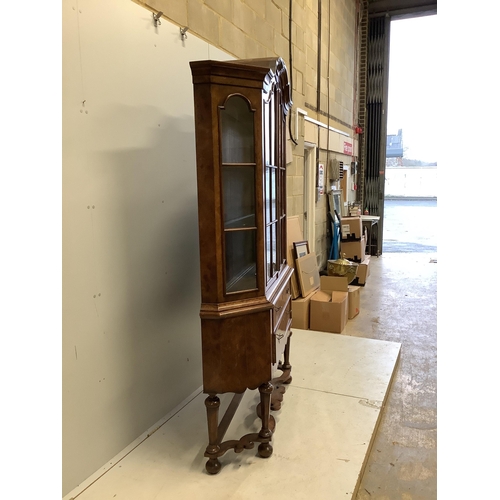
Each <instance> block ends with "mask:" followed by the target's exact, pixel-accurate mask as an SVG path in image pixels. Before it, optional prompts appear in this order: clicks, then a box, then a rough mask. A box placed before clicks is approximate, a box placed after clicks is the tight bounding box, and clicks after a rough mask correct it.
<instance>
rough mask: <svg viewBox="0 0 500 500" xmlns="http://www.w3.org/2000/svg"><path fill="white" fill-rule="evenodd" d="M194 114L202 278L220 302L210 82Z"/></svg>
mask: <svg viewBox="0 0 500 500" xmlns="http://www.w3.org/2000/svg"><path fill="white" fill-rule="evenodd" d="M194 102H195V105H194V113H195V122H196V124H197V125H196V132H195V135H196V172H197V183H198V221H199V227H198V233H199V242H200V275H201V276H200V277H201V295H202V301H203V302H208V303H212V302H217V297H218V296H220V295H221V294H222V283H220V280H219V279H218V276H221V274H222V267H221V263H222V256H221V254H220V245H219V244H218V242H219V238H220V236H218V235H220V231H221V228H220V203H219V200H218V198H216V197H215V193H218V192H219V189H220V186H219V182H220V181H219V175H218V168H217V167H218V165H217V164H216V162H218V150H216V151H214V143H215V141H216V140H217V137H214V136H217V113H216V111H215V114H214V108H213V105H212V93H211V87H210V85H208V84H196V85H195V86H194Z"/></svg>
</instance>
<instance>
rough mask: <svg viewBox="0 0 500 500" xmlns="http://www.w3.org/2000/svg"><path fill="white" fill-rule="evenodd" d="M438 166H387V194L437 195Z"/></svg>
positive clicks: (409, 195)
mask: <svg viewBox="0 0 500 500" xmlns="http://www.w3.org/2000/svg"><path fill="white" fill-rule="evenodd" d="M437 190H438V179H437V167H436V166H434V167H386V169H385V196H388V197H390V196H401V197H437Z"/></svg>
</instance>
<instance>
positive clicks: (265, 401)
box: [258, 382, 273, 458]
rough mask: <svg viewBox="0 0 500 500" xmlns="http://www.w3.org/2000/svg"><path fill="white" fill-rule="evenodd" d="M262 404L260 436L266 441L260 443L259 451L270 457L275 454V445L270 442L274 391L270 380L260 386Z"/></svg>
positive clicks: (263, 456)
mask: <svg viewBox="0 0 500 500" xmlns="http://www.w3.org/2000/svg"><path fill="white" fill-rule="evenodd" d="M259 392H260V404H261V411H262V429H261V430H260V432H259V437H260V438H263V439H264V441H263V442H261V443H260V445H259V448H258V452H259V455H260V456H261V457H262V458H268V457H270V456H271V455H272V454H273V447H272V446H271V444H270V441H271V438H272V435H273V433H272V431H271V429H270V428H269V417H270V413H271V394H272V392H273V385H272V384H271V383H270V382H267V383H265V384H262V385H261V386H260V387H259Z"/></svg>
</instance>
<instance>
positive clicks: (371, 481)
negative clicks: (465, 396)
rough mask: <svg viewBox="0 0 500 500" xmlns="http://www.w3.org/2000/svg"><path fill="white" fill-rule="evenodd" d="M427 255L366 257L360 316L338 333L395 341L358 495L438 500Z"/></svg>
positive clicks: (361, 499) (432, 270)
mask: <svg viewBox="0 0 500 500" xmlns="http://www.w3.org/2000/svg"><path fill="white" fill-rule="evenodd" d="M434 259H436V255H435V254H431V253H384V254H382V255H381V256H380V257H371V275H370V277H369V278H368V282H367V284H366V286H365V288H364V289H363V290H362V294H361V313H360V314H359V316H358V317H356V318H355V319H353V320H351V321H349V322H348V324H347V327H346V329H345V330H344V332H343V334H345V335H351V336H357V337H366V338H372V339H380V340H387V341H394V342H399V343H401V353H400V360H399V364H398V366H397V367H396V371H395V374H394V379H393V383H392V387H391V391H390V393H389V397H388V400H387V405H386V407H385V409H384V412H383V414H382V419H381V422H380V425H379V428H378V432H377V435H376V436H375V441H374V444H373V448H372V450H371V453H370V455H369V456H368V460H367V464H366V468H365V471H364V474H363V477H362V480H361V484H360V487H359V490H358V494H357V497H356V499H357V500H368V499H370V500H396V499H401V500H432V499H435V498H437V448H436V442H437V428H436V427H437V394H436V387H437V380H436V378H437V299H436V297H437V291H436V284H437V263H435V262H433V260H434Z"/></svg>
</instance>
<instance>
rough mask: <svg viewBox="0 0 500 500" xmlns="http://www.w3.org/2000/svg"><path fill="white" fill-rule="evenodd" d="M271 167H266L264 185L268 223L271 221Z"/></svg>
mask: <svg viewBox="0 0 500 500" xmlns="http://www.w3.org/2000/svg"><path fill="white" fill-rule="evenodd" d="M270 193H271V169H270V168H269V167H266V182H265V187H264V197H265V211H266V224H269V223H270V222H271V195H270Z"/></svg>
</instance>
